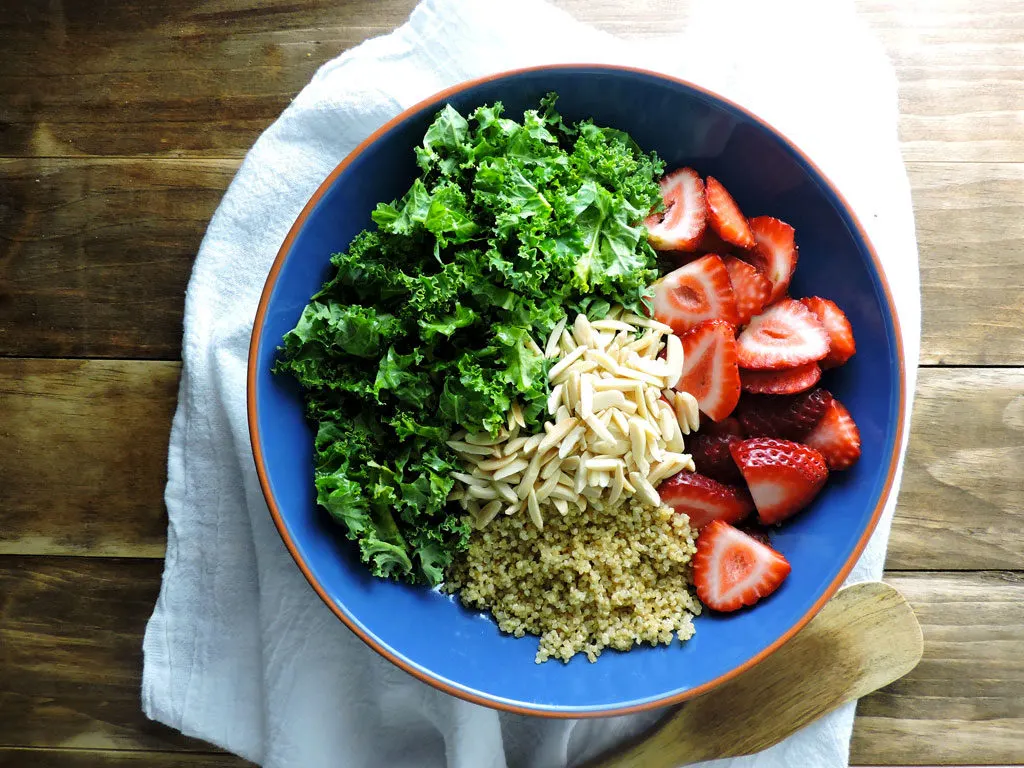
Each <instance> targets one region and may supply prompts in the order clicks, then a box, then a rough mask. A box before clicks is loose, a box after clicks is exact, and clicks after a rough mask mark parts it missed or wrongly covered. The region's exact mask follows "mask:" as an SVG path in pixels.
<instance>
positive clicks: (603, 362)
mask: <svg viewBox="0 0 1024 768" xmlns="http://www.w3.org/2000/svg"><path fill="white" fill-rule="evenodd" d="M587 360H589V361H590V362H592V363H596V364H597V365H598V366H599V367H601V368H603V369H604V370H606V371H608V373H610V374H612V375H613V376H617V375H618V374H619V364H618V362H617V361H616V360H615V358H614V357H612V356H611V355H609V354H608V353H607V352H605V351H603V350H600V349H588V350H587Z"/></svg>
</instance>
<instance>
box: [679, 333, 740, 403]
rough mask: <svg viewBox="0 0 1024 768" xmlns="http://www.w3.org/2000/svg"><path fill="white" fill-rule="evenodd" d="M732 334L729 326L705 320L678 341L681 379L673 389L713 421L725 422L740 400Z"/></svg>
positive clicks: (734, 341)
mask: <svg viewBox="0 0 1024 768" xmlns="http://www.w3.org/2000/svg"><path fill="white" fill-rule="evenodd" d="M734 333H735V331H734V330H733V327H732V326H731V325H730V324H729V323H727V322H725V321H723V320H708V321H706V322H704V323H702V324H701V325H699V326H697V327H696V328H694V329H693V330H692V331H689V332H688V333H684V334H683V335H682V336H681V337H680V341H682V343H683V375H682V376H681V377H680V378H679V381H678V382H677V383H676V387H675V388H676V389H678V390H680V391H683V392H689V393H690V394H691V395H693V396H694V397H695V398H696V399H697V404H698V405H699V406H700V409H701V411H703V412H704V414H705V415H706V416H707V417H708V418H710V419H712V420H713V421H721V420H722V419H724V418H726V417H727V416H728V415H729V414H730V413H732V410H733V408H735V407H736V403H738V402H739V399H740V370H739V366H738V365H737V364H736V338H735V337H734V335H733V334H734Z"/></svg>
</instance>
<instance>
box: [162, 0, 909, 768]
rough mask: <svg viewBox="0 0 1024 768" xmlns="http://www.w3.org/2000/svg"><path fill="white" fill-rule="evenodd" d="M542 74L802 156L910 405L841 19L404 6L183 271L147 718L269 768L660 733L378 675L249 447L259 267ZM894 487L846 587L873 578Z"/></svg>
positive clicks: (228, 203) (810, 737)
mask: <svg viewBox="0 0 1024 768" xmlns="http://www.w3.org/2000/svg"><path fill="white" fill-rule="evenodd" d="M648 21H649V20H648ZM562 61H575V62H578V61H590V62H597V61H602V62H614V63H625V64H632V65H637V66H644V67H648V68H652V69H659V70H661V71H664V72H667V73H670V74H674V75H678V76H682V77H685V78H688V79H690V80H693V81H695V82H697V83H700V84H702V85H704V86H707V87H709V88H711V89H713V90H716V91H718V92H719V93H722V94H723V95H726V96H728V97H730V98H732V99H734V100H736V101H738V102H739V103H741V104H743V105H745V106H747V107H749V108H750V109H752V110H753V111H754V112H756V113H758V114H760V115H761V116H762V117H764V118H765V119H767V120H768V121H769V122H771V123H773V124H774V125H776V126H777V127H779V128H780V129H781V130H782V131H783V132H785V133H787V134H788V135H789V136H790V137H792V139H793V140H794V141H795V142H796V143H797V144H798V145H800V146H801V147H802V148H803V149H804V150H806V151H807V152H808V153H809V154H810V156H811V157H812V158H814V159H815V160H816V162H818V163H819V164H820V165H821V167H822V168H823V170H824V171H825V172H826V173H827V174H828V175H829V176H830V177H831V178H832V179H833V180H834V181H835V182H836V184H837V185H838V187H839V188H840V189H841V190H842V191H843V192H844V194H845V195H846V196H847V197H848V199H849V200H850V202H851V203H852V205H853V207H854V208H855V209H856V211H857V213H858V215H859V217H860V219H861V221H862V222H864V224H865V226H866V227H867V229H868V230H869V233H870V236H871V238H872V240H873V242H874V243H875V245H876V247H877V249H878V251H879V254H880V256H881V258H882V260H883V262H884V263H885V269H886V272H887V274H888V277H889V281H890V283H891V285H892V288H893V290H894V293H895V296H896V300H897V304H898V305H899V313H900V318H901V321H902V325H903V333H904V342H905V345H906V354H907V371H908V375H909V378H910V380H909V382H908V387H909V391H910V392H913V391H914V390H913V388H914V381H915V378H916V363H917V359H918V348H919V337H920V298H919V289H918V265H917V247H916V243H915V240H914V227H913V217H912V211H911V204H910V193H909V185H908V183H907V178H906V175H905V172H904V168H903V164H902V161H901V158H900V152H899V147H898V144H897V137H896V118H897V98H896V80H895V77H894V74H893V71H892V68H891V67H890V65H889V63H888V61H887V59H886V57H885V56H884V54H883V52H882V51H881V49H880V48H879V46H878V45H877V43H876V42H875V41H874V40H873V39H872V37H871V36H870V35H869V34H867V33H866V31H865V30H864V29H863V27H862V25H861V24H860V23H859V21H858V20H857V19H856V17H855V15H854V12H853V10H852V8H851V6H850V4H849V3H848V2H846V1H845V0H806V2H799V1H797V0H776V1H775V2H771V3H763V2H761V1H760V0H750V2H738V1H736V0H695V5H694V8H693V10H692V12H691V15H690V22H689V24H688V27H687V31H686V32H685V33H684V34H683V35H682V36H681V37H680V38H679V39H675V40H671V41H663V42H660V43H657V44H651V43H645V44H643V45H630V44H626V43H624V42H622V41H621V40H618V39H616V38H614V37H612V36H610V35H607V34H605V33H602V32H598V31H596V30H594V29H592V28H590V27H588V26H586V25H583V24H581V23H579V22H577V21H575V20H573V19H572V18H570V17H569V16H568V15H566V14H565V13H564V12H562V11H560V10H558V9H556V8H553V7H552V6H550V5H548V4H546V3H545V2H543V0H517V2H515V3H512V2H507V3H493V2H480V1H479V0H478V1H476V2H474V1H473V0H425V1H424V2H423V3H422V4H421V5H420V6H419V7H418V8H417V9H416V10H415V11H414V12H413V14H412V16H411V18H410V19H409V21H408V22H407V23H406V24H405V25H404V26H402V27H401V28H399V29H398V30H397V31H395V32H394V33H393V34H390V35H387V36H385V37H381V38H377V39H375V40H371V41H369V42H367V43H364V44H363V45H361V46H359V47H358V48H356V49H354V50H352V51H349V52H347V53H345V54H344V55H342V56H340V57H338V58H337V59H335V60H334V61H331V62H329V63H327V64H325V65H324V66H323V67H322V68H321V69H320V71H319V72H318V73H317V74H316V76H315V77H314V78H313V80H312V82H311V83H310V84H309V85H308V86H307V87H306V88H305V89H304V90H303V91H302V92H301V93H300V94H299V96H298V97H297V98H296V99H295V101H294V103H293V104H292V105H291V106H290V107H289V108H288V109H287V110H286V111H285V112H284V114H283V115H282V116H281V117H280V119H279V120H278V121H277V122H275V123H274V125H272V126H271V127H270V128H269V129H268V130H267V131H266V133H264V134H263V136H262V137H261V138H260V139H259V141H257V142H256V144H255V146H254V147H253V149H252V151H250V152H249V154H248V156H247V157H246V159H245V162H244V163H243V164H242V167H241V169H240V170H239V172H238V175H237V176H236V177H235V180H234V181H233V182H232V184H231V187H230V189H229V190H228V192H227V194H226V195H225V196H224V200H223V202H222V204H221V206H220V208H219V209H218V210H217V213H216V214H215V215H214V217H213V220H212V221H211V223H210V227H209V230H208V231H207V234H206V238H205V239H204V241H203V244H202V247H201V249H200V252H199V255H198V258H197V259H196V263H195V269H194V272H193V275H192V280H191V283H190V284H189V288H188V294H187V297H186V311H185V337H184V350H183V360H184V366H183V371H182V379H181V387H180V391H179V404H178V410H177V413H176V414H175V417H174V425H173V429H172V433H171V442H170V449H169V457H168V483H167V491H166V501H167V508H168V512H169V514H170V526H169V530H168V545H167V561H166V569H165V572H164V579H163V586H162V588H161V591H160V597H159V599H158V601H157V604H156V609H155V611H154V613H153V617H152V619H151V620H150V622H149V625H148V626H147V628H146V637H145V644H144V650H145V669H144V675H143V687H142V703H143V708H144V709H145V712H146V714H147V715H149V716H150V717H151V718H154V719H156V720H159V721H161V722H164V723H167V724H168V725H170V726H172V727H174V728H177V729H179V730H181V731H183V732H184V733H186V734H188V735H191V736H197V737H200V738H202V739H206V740H207V741H210V742H213V743H214V744H217V745H219V746H221V747H224V748H226V749H228V750H231V751H233V752H236V753H238V754H240V755H242V756H244V757H247V758H249V759H251V760H254V761H256V762H259V763H261V764H263V765H266V766H271V768H285V767H286V766H296V767H299V768H321V767H323V768H328V767H330V768H335V767H345V768H348V767H351V768H362V767H364V766H389V767H390V766H394V767H396V768H402V767H403V766H408V767H409V768H413V767H415V768H435V767H436V766H448V767H449V768H456V767H463V768H504V767H505V766H509V768H519V767H520V766H537V767H538V768H548V767H549V766H564V765H571V764H575V763H577V762H579V761H580V760H582V759H584V758H587V757H590V756H593V755H595V754H597V753H598V752H600V751H602V750H604V749H605V748H607V747H608V746H610V745H612V744H614V743H616V742H618V741H619V740H620V739H622V738H623V737H625V736H627V735H632V734H634V733H637V732H639V731H640V730H641V729H643V728H644V727H646V726H647V725H649V724H650V723H652V722H653V721H654V720H655V719H657V717H658V716H659V715H660V713H646V714H643V715H635V716H630V717H619V718H614V719H603V720H583V721H553V720H543V719H539V718H528V717H522V716H517V715H509V714H499V713H497V712H495V711H492V710H489V709H486V708H483V707H479V706H476V705H473V704H468V703H466V702H463V701H460V700H458V699H455V698H451V697H449V696H446V695H445V694H442V693H439V692H437V691H436V690H434V689H433V688H431V687H429V686H427V685H425V684H423V683H421V682H419V681H417V680H415V679H414V678H412V677H411V676H409V675H407V674H405V673H404V672H402V671H400V670H398V669H397V668H395V667H393V666H392V665H391V664H389V663H388V662H386V661H384V660H383V659H381V658H379V657H378V656H377V655H376V654H375V653H374V652H373V651H371V650H370V649H369V648H367V647H366V646H364V645H363V643H362V642H360V641H359V640H358V639H357V638H356V637H355V636H354V635H353V634H352V633H350V632H349V631H348V630H347V629H346V628H345V627H344V625H342V624H341V622H339V621H338V620H337V619H336V618H335V617H334V615H333V614H332V613H331V612H330V611H329V610H328V609H327V608H326V607H325V606H324V605H323V604H322V603H321V601H320V599H319V598H318V597H317V596H316V595H315V594H314V592H313V590H311V589H310V588H309V586H308V585H307V584H306V582H305V580H304V579H303V577H302V575H301V574H300V572H299V569H298V568H297V567H295V564H294V563H293V562H292V559H291V557H290V556H289V555H288V553H287V551H286V550H285V548H284V546H283V545H282V543H281V541H280V539H279V537H278V535H277V532H276V530H275V529H274V526H273V524H272V523H271V520H270V517H269V514H268V512H267V508H266V506H265V504H264V501H263V497H262V495H261V493H260V489H259V485H258V484H257V480H256V474H255V471H254V468H253V461H252V456H251V453H250V449H249V439H248V431H247V425H246V415H245V388H246V382H245V373H246V353H247V349H248V342H249V335H250V332H251V329H252V318H253V316H254V314H255V309H256V305H257V302H258V299H259V296H260V291H261V289H262V287H263V283H264V279H265V278H266V275H267V272H268V271H269V268H270V264H271V262H272V261H273V259H274V256H275V254H276V253H277V250H278V247H279V246H280V244H281V242H282V240H283V239H284V236H285V234H286V233H287V231H288V228H289V227H290V225H291V223H292V221H293V220H294V219H295V217H296V215H297V214H298V213H299V211H300V209H301V208H302V206H303V204H304V203H305V202H306V200H307V199H308V198H309V196H310V195H311V194H312V193H313V191H314V190H315V189H316V187H317V186H318V185H319V183H320V182H321V180H322V179H323V178H324V177H325V176H326V175H327V174H328V172H329V171H330V170H331V169H332V168H333V167H334V166H335V165H336V164H337V163H338V162H339V161H341V159H342V158H344V157H345V155H346V154H347V153H348V152H349V151H350V150H352V149H353V148H354V147H355V146H356V144H357V143H358V142H359V141H361V140H362V139H363V138H364V137H366V136H367V135H368V134H369V133H371V132H372V131H373V130H374V129H375V128H376V127H378V126H379V125H380V124H381V123H383V122H384V121H385V120H387V119H388V118H390V117H392V116H394V115H395V114H397V113H398V112H399V111H401V110H402V109H404V108H406V107H408V106H410V105H412V104H414V103H415V102H417V101H419V100H421V99H423V98H425V97H427V96H429V95H430V94H432V93H434V92H436V91H438V90H440V89H442V88H444V87H446V86H449V85H451V84H453V83H456V82H459V81H462V80H465V79H468V78H472V77H477V76H480V75H483V74H487V73H491V72H495V71H499V70H503V69H509V68H513V67H520V66H526V65H533V64H541V63H554V62H562ZM897 488H898V485H897ZM897 488H894V490H893V494H892V497H891V499H890V503H889V506H888V507H887V510H886V513H885V516H884V517H883V519H882V522H881V523H880V525H879V526H878V531H877V533H876V534H875V536H874V537H873V538H872V540H871V543H870V544H869V546H868V549H867V550H866V552H865V554H864V556H863V558H862V559H861V561H860V563H859V564H858V566H857V568H856V569H855V570H854V572H853V575H852V576H851V581H863V580H869V579H877V578H879V577H880V576H881V573H882V562H883V558H884V553H885V544H886V540H887V538H888V534H889V527H890V524H891V520H892V512H893V507H894V505H895V498H896V490H897ZM852 720H853V707H852V706H847V707H845V708H843V709H842V710H841V711H838V712H836V713H834V714H833V715H831V716H829V717H826V718H824V719H822V720H820V721H819V722H817V723H815V724H814V725H812V726H810V727H808V728H806V729H804V730H803V731H802V732H801V733H799V734H797V735H795V736H794V737H792V738H790V739H789V740H787V741H786V742H784V743H782V744H780V745H778V746H777V747H775V748H773V749H771V750H768V751H767V752H764V753H762V754H760V755H757V756H753V757H750V758H744V759H741V760H730V761H723V762H720V763H716V765H718V766H729V767H731V768H783V766H786V767H789V766H802V767H803V766H807V767H808V768H812V767H813V768H833V767H838V766H845V765H846V764H847V759H848V757H847V755H848V749H849V738H850V732H851V723H852Z"/></svg>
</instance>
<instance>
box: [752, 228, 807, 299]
mask: <svg viewBox="0 0 1024 768" xmlns="http://www.w3.org/2000/svg"><path fill="white" fill-rule="evenodd" d="M750 231H751V232H753V234H754V240H755V241H756V242H757V245H756V246H755V247H754V250H753V251H751V252H750V257H749V258H750V261H751V263H752V264H753V265H754V266H755V267H757V268H758V269H759V270H761V271H762V272H763V273H764V276H765V277H767V278H768V279H769V280H770V281H771V284H772V292H771V295H770V296H769V297H768V303H769V304H772V303H774V302H775V301H776V300H777V299H778V298H779V297H780V296H782V295H783V294H784V293H785V292H786V289H787V288H789V279H790V278H791V277H792V276H793V270H795V269H796V259H797V248H796V239H795V233H794V230H793V228H792V227H791V226H789V224H787V223H786V222H784V221H779V220H778V219H773V218H772V217H771V216H758V217H757V218H756V219H751V220H750Z"/></svg>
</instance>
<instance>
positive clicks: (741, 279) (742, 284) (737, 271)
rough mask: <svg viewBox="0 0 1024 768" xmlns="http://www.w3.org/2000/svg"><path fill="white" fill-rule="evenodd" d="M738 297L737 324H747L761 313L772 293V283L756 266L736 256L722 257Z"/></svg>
mask: <svg viewBox="0 0 1024 768" xmlns="http://www.w3.org/2000/svg"><path fill="white" fill-rule="evenodd" d="M722 262H723V263H724V264H725V269H726V271H727V272H728V273H729V282H730V283H732V292H733V295H734V296H735V297H736V324H737V325H746V324H747V323H749V322H750V318H752V317H753V316H754V315H757V314H760V313H761V310H763V309H764V307H765V305H766V304H767V303H768V297H769V296H771V293H772V284H771V283H770V282H769V281H768V278H767V277H765V276H764V275H763V274H761V271H760V270H758V269H757V268H756V267H754V266H752V265H750V264H748V263H747V262H745V261H743V260H742V259H738V258H736V257H735V256H726V257H724V258H723V259H722Z"/></svg>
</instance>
